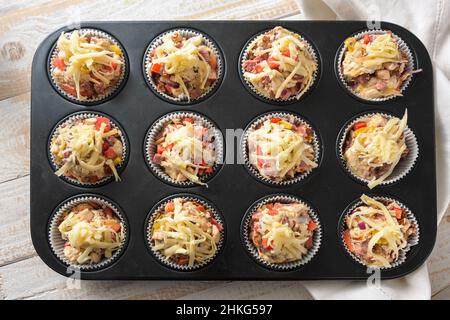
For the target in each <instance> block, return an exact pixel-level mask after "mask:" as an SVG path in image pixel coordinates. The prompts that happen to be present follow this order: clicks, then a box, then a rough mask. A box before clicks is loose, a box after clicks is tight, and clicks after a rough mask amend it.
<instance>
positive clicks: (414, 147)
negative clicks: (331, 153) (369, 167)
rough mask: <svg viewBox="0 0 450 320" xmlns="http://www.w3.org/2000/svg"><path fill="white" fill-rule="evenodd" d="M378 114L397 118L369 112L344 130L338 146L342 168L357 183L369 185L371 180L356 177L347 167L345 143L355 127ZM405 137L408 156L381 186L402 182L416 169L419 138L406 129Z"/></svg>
mask: <svg viewBox="0 0 450 320" xmlns="http://www.w3.org/2000/svg"><path fill="white" fill-rule="evenodd" d="M376 114H381V115H382V116H384V117H386V118H388V119H391V118H394V117H395V116H393V115H391V114H387V113H384V112H368V113H364V114H363V115H361V116H359V117H357V118H356V119H354V120H353V121H351V122H350V123H349V124H348V125H347V126H346V127H345V129H343V130H342V131H341V136H340V138H339V145H338V155H339V160H340V162H341V164H342V166H343V167H344V168H345V171H346V172H347V173H348V174H349V175H351V176H352V177H354V178H355V179H356V180H357V181H359V182H361V183H363V184H365V185H367V184H368V183H369V182H370V180H367V179H365V178H362V177H360V176H358V175H356V174H355V173H354V172H353V171H352V170H351V168H350V167H349V166H348V165H347V161H346V160H345V157H344V153H345V143H346V140H347V136H348V134H349V133H350V131H351V129H352V127H353V125H354V124H355V123H357V122H359V121H361V120H363V119H365V118H367V117H371V116H374V115H376ZM403 134H404V136H405V143H406V146H407V147H408V149H409V152H408V155H407V156H406V158H405V159H401V160H400V161H399V163H397V165H396V166H395V168H394V171H392V173H391V174H390V175H389V176H388V177H387V178H386V179H385V180H384V181H383V182H381V183H380V184H379V186H386V185H389V184H392V183H395V182H397V181H399V180H401V179H402V178H403V177H405V176H406V175H407V174H408V173H409V172H411V170H412V169H413V168H414V165H415V163H416V161H417V157H418V156H419V145H418V143H417V138H416V136H415V135H414V132H413V131H412V130H411V129H410V128H409V127H406V128H405V131H404V133H403Z"/></svg>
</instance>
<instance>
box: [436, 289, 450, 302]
mask: <svg viewBox="0 0 450 320" xmlns="http://www.w3.org/2000/svg"><path fill="white" fill-rule="evenodd" d="M432 300H450V286H449V287H447V288H445V289H443V290H442V291H440V292H438V293H436V294H435V295H434V296H433V298H432Z"/></svg>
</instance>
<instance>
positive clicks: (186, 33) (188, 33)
mask: <svg viewBox="0 0 450 320" xmlns="http://www.w3.org/2000/svg"><path fill="white" fill-rule="evenodd" d="M174 32H179V33H180V34H181V36H183V37H185V38H186V39H189V38H192V37H196V36H200V37H201V38H202V40H203V44H204V45H205V46H207V47H208V48H210V49H211V50H212V52H213V53H214V54H215V56H216V57H217V79H216V80H215V81H214V83H213V84H212V85H211V86H210V87H209V88H208V89H207V90H206V91H205V92H203V94H202V95H200V96H199V97H197V98H195V99H190V100H189V101H188V99H187V97H173V96H171V95H168V94H167V93H165V92H162V91H160V90H159V89H158V87H157V84H156V83H155V80H154V79H153V77H152V73H151V72H150V71H149V68H150V65H151V63H152V57H151V53H152V51H153V50H154V49H156V48H157V47H159V46H160V45H162V44H163V43H164V38H165V37H166V36H167V35H170V34H173V33H174ZM143 67H144V74H145V78H146V80H147V83H148V85H149V86H150V88H151V89H152V91H153V92H154V93H155V94H156V95H159V96H160V97H162V98H164V99H166V100H169V101H171V102H174V103H179V104H194V103H198V102H200V101H202V100H204V99H205V98H207V97H208V96H209V95H210V94H211V93H213V92H214V91H215V90H216V89H217V87H218V86H219V84H220V82H221V81H222V78H223V72H224V63H223V60H222V55H221V53H220V50H219V48H218V46H217V45H216V44H215V42H214V41H213V40H212V39H211V38H210V37H209V36H207V35H206V34H204V33H202V32H199V31H197V30H193V29H188V28H180V29H171V30H169V31H166V32H164V33H162V34H160V35H159V36H157V37H156V38H155V39H153V40H152V42H151V43H150V45H149V46H148V47H147V50H146V51H145V56H144V65H143Z"/></svg>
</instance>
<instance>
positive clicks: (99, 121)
mask: <svg viewBox="0 0 450 320" xmlns="http://www.w3.org/2000/svg"><path fill="white" fill-rule="evenodd" d="M102 123H104V124H105V130H104V131H103V132H108V131H109V130H111V123H110V122H109V119H108V118H105V117H98V118H97V121H96V122H95V130H97V131H98V130H100V127H101V125H102Z"/></svg>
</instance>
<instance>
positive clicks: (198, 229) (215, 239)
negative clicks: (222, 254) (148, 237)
mask: <svg viewBox="0 0 450 320" xmlns="http://www.w3.org/2000/svg"><path fill="white" fill-rule="evenodd" d="M173 204H174V209H173V212H172V213H171V214H167V213H166V214H160V215H159V216H158V217H157V218H156V219H155V221H154V222H153V229H152V230H151V234H152V241H154V246H153V248H154V249H155V250H156V251H159V252H160V253H161V254H162V255H164V256H165V257H167V258H171V257H172V256H174V255H184V256H188V257H189V259H188V263H187V265H188V266H194V265H195V264H201V263H203V262H205V261H207V260H208V259H210V258H212V257H214V256H215V254H216V251H217V244H218V243H219V240H220V231H219V229H218V227H217V226H216V225H214V224H212V223H211V221H210V218H208V215H209V217H211V215H212V213H211V212H209V211H208V210H207V209H206V208H205V209H206V210H205V211H201V210H199V209H198V206H199V205H198V204H197V203H195V202H194V201H190V200H184V199H182V198H175V199H173Z"/></svg>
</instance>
